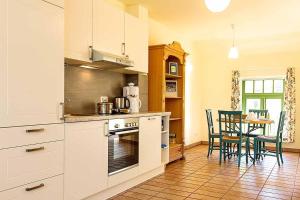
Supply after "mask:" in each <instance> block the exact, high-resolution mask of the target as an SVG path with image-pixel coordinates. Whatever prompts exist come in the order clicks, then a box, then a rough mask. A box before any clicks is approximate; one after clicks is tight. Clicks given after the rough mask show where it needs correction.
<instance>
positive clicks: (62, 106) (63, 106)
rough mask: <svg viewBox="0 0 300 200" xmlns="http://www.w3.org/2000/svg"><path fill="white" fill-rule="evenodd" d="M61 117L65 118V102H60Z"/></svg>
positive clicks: (61, 118)
mask: <svg viewBox="0 0 300 200" xmlns="http://www.w3.org/2000/svg"><path fill="white" fill-rule="evenodd" d="M59 119H60V120H64V119H65V103H63V102H61V103H59Z"/></svg>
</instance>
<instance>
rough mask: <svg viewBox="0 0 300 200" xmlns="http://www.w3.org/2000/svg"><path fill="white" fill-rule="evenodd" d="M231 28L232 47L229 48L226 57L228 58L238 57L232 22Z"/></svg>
mask: <svg viewBox="0 0 300 200" xmlns="http://www.w3.org/2000/svg"><path fill="white" fill-rule="evenodd" d="M231 28H232V47H231V48H230V50H229V54H228V58H230V59H238V58H239V50H238V48H237V47H236V46H235V29H234V24H231Z"/></svg>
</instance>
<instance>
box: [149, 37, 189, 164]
mask: <svg viewBox="0 0 300 200" xmlns="http://www.w3.org/2000/svg"><path fill="white" fill-rule="evenodd" d="M185 56H186V53H185V52H184V50H183V49H182V47H181V45H180V44H179V43H178V42H173V43H172V44H169V45H154V46H150V47H149V74H148V90H149V97H148V98H149V99H148V101H149V102H148V104H149V111H159V112H171V118H170V124H169V132H170V145H169V162H172V161H174V160H177V159H181V158H183V157H184V98H185V85H184V84H185ZM171 68H172V69H171ZM171 137H173V138H171Z"/></svg>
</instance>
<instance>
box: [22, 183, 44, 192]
mask: <svg viewBox="0 0 300 200" xmlns="http://www.w3.org/2000/svg"><path fill="white" fill-rule="evenodd" d="M44 186H45V184H44V183H41V184H39V185H37V186H33V187H30V188H26V189H25V190H26V191H27V192H29V191H31V190H36V189H39V188H42V187H44Z"/></svg>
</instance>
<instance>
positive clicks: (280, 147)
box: [279, 142, 283, 164]
mask: <svg viewBox="0 0 300 200" xmlns="http://www.w3.org/2000/svg"><path fill="white" fill-rule="evenodd" d="M279 152H280V160H281V163H282V164H283V159H282V142H280V143H279Z"/></svg>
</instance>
